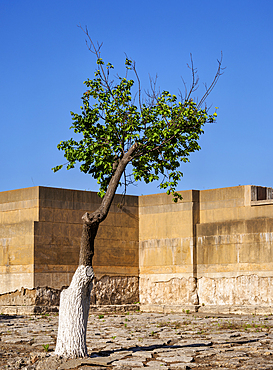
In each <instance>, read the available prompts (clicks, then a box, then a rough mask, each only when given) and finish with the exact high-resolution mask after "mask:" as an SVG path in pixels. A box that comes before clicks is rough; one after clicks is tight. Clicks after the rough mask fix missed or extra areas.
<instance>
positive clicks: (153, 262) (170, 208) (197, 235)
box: [139, 186, 273, 312]
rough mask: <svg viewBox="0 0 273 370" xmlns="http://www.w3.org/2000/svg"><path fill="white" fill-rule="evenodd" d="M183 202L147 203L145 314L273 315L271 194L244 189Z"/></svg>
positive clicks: (192, 194) (194, 194)
mask: <svg viewBox="0 0 273 370" xmlns="http://www.w3.org/2000/svg"><path fill="white" fill-rule="evenodd" d="M263 194H264V196H263ZM181 195H182V196H183V200H182V201H181V202H179V203H178V204H173V203H172V202H171V199H170V198H168V197H167V196H165V195H160V196H158V195H152V196H144V197H140V211H139V214H140V302H141V303H142V304H143V306H142V309H144V310H151V309H153V310H154V309H156V307H157V309H158V310H161V309H162V306H165V305H166V306H181V305H182V306H185V307H186V306H187V307H190V306H196V307H195V309H199V310H202V311H204V312H205V311H206V310H207V311H209V310H210V307H211V308H212V307H214V306H223V307H224V306H225V307H233V306H248V307H249V306H250V307H254V306H257V307H258V306H265V307H270V309H271V306H272V299H273V290H272V289H271V282H272V278H273V248H272V247H273V244H272V243H273V201H272V191H271V190H270V188H264V189H263V188H260V187H259V188H258V189H257V188H256V187H251V186H238V187H233V188H224V189H212V190H203V191H186V192H181ZM259 197H260V199H258V200H257V198H259ZM272 312H273V307H272Z"/></svg>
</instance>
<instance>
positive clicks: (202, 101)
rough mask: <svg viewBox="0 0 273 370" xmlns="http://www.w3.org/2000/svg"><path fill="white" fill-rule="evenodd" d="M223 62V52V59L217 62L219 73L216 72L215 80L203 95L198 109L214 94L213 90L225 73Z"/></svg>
mask: <svg viewBox="0 0 273 370" xmlns="http://www.w3.org/2000/svg"><path fill="white" fill-rule="evenodd" d="M222 60H223V52H222V51H221V59H220V60H217V62H218V69H217V72H216V74H215V76H214V79H213V81H212V83H211V84H210V86H209V87H208V88H206V92H205V94H204V95H203V97H202V98H201V100H200V102H199V104H198V105H197V109H199V108H200V107H201V106H202V104H203V103H204V102H205V100H206V99H207V97H208V96H209V94H210V93H211V92H212V90H213V88H214V87H215V85H216V83H217V81H218V80H219V77H220V76H221V75H222V74H223V73H224V72H223V70H224V69H225V68H223V67H222Z"/></svg>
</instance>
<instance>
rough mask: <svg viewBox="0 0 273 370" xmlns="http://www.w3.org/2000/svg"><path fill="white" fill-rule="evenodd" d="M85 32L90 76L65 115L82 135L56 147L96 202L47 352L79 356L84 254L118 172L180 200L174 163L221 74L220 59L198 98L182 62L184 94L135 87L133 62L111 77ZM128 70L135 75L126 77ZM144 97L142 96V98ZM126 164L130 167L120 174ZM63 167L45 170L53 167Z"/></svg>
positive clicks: (191, 139)
mask: <svg viewBox="0 0 273 370" xmlns="http://www.w3.org/2000/svg"><path fill="white" fill-rule="evenodd" d="M84 32H85V34H86V36H87V45H88V48H89V50H90V51H91V52H92V53H93V54H95V57H96V63H97V69H96V71H95V77H94V79H92V80H90V79H88V80H86V81H85V82H84V83H85V85H86V87H87V90H86V91H85V92H84V93H83V96H82V101H83V105H82V106H81V113H80V114H77V113H73V112H71V115H72V121H73V125H72V127H71V128H72V129H73V130H74V132H75V133H77V134H82V138H81V139H80V140H79V141H76V140H74V139H73V138H71V139H70V140H67V141H62V142H60V144H59V145H58V149H59V150H63V151H64V156H65V158H66V159H67V163H66V166H67V169H71V168H74V166H75V164H76V162H80V163H81V166H80V170H81V171H82V172H84V173H87V174H91V175H92V176H93V177H94V178H95V179H97V182H98V184H99V186H100V189H99V193H98V194H99V196H100V197H101V198H102V202H101V205H100V207H99V208H98V209H97V210H96V211H95V212H93V213H92V214H89V213H85V214H84V215H83V217H82V220H83V229H82V238H81V245H80V257H79V266H78V268H77V270H76V272H75V274H74V276H73V279H72V282H71V284H70V286H69V288H68V289H65V290H64V291H63V292H62V293H61V299H60V310H59V329H58V338H57V345H56V350H55V353H56V354H57V355H61V356H67V357H83V356H86V355H87V349H86V327H87V319H88V312H89V305H90V292H91V289H92V281H93V278H94V273H93V269H92V258H93V255H94V240H95V237H96V234H97V231H98V227H99V225H100V223H101V222H102V221H103V220H105V218H106V217H107V215H108V212H109V209H110V206H111V203H112V201H113V198H114V195H115V193H116V190H117V188H118V186H119V185H121V184H122V178H124V185H125V190H126V187H127V185H128V184H130V183H131V182H132V181H139V180H144V181H145V183H147V184H148V183H150V182H153V181H160V185H159V186H160V188H161V189H166V191H167V194H172V195H173V200H174V202H177V201H178V200H179V199H181V195H180V194H179V193H177V192H176V190H175V189H176V187H177V184H178V181H179V180H180V179H181V177H182V173H181V172H180V171H179V167H180V164H181V162H188V161H189V155H190V153H192V152H195V151H197V150H199V149H200V146H199V144H198V140H199V137H200V135H201V134H202V133H203V126H204V125H205V123H208V122H214V121H215V119H216V116H217V114H216V112H215V113H213V114H208V109H207V107H206V106H205V107H202V106H203V105H204V102H205V100H206V98H207V96H208V95H209V93H210V92H211V90H212V89H213V87H214V86H215V84H216V82H217V80H218V78H219V76H220V75H221V72H222V68H221V61H222V59H221V60H220V61H218V69H217V72H216V75H215V77H214V79H213V81H212V83H211V85H210V86H209V87H208V88H206V91H205V94H204V96H203V97H202V98H201V100H200V101H199V102H197V101H194V100H193V98H192V94H193V92H194V91H196V89H197V87H198V77H197V76H196V70H195V68H194V67H193V62H192V59H191V65H190V66H189V67H190V69H191V73H192V84H191V87H190V89H189V92H187V89H186V85H185V95H184V97H183V96H182V94H181V93H180V94H179V98H178V97H177V96H176V95H173V94H170V93H169V92H168V91H162V92H160V91H157V89H156V79H155V80H153V79H151V78H150V90H149V91H148V92H145V94H143V93H142V89H141V84H140V79H139V76H138V73H137V70H136V64H135V62H134V61H132V60H130V59H129V58H128V57H127V56H126V58H125V68H126V69H125V71H126V72H125V76H124V77H120V76H116V77H115V78H114V79H113V80H111V75H112V70H113V69H114V66H113V65H112V64H111V63H107V64H105V63H104V61H103V59H102V58H101V46H102V44H101V45H99V44H97V45H95V44H94V43H93V41H92V39H91V38H90V36H89V34H88V31H87V30H85V31H84ZM129 73H132V74H133V75H134V76H135V79H136V82H137V83H136V86H135V85H134V80H133V79H129V78H128V74H129ZM143 95H144V96H145V99H144V97H143ZM128 164H130V165H131V166H130V168H131V173H130V174H129V175H127V174H126V168H127V166H128ZM62 167H63V165H60V166H56V167H55V168H54V169H53V170H54V171H55V172H56V171H58V170H60V169H61V168H62Z"/></svg>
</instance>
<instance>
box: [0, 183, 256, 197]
mask: <svg viewBox="0 0 273 370" xmlns="http://www.w3.org/2000/svg"><path fill="white" fill-rule="evenodd" d="M247 186H253V185H238V186H230V187H225V188H212V189H204V190H198V189H188V190H179V191H178V193H180V194H190V193H191V192H195V191H196V192H201V193H205V192H210V191H225V190H228V189H231V190H232V189H236V188H245V187H247ZM255 186H256V185H255ZM39 189H41V190H42V189H44V190H53V191H54V190H56V191H58V190H60V191H68V192H69V191H72V192H81V193H91V194H96V193H97V192H96V191H87V190H78V189H70V188H61V187H60V188H59V187H50V186H31V187H27V188H19V189H12V190H4V191H0V195H4V194H5V193H6V194H7V193H9V194H13V193H16V192H23V191H35V190H36V191H37V190H39ZM116 195H121V194H118V193H117V194H116ZM126 196H128V197H133V198H148V197H155V196H166V197H169V196H168V195H167V194H166V193H164V192H162V193H155V194H148V195H139V196H138V195H130V194H128V195H126Z"/></svg>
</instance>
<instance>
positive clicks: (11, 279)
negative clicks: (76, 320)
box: [0, 186, 273, 313]
mask: <svg viewBox="0 0 273 370" xmlns="http://www.w3.org/2000/svg"><path fill="white" fill-rule="evenodd" d="M181 195H182V197H183V200H182V201H179V202H178V203H173V202H172V197H171V196H167V195H166V194H155V195H148V196H141V197H133V196H126V197H125V198H122V196H120V195H116V196H115V199H114V202H113V204H112V206H111V209H110V213H109V215H108V217H107V218H106V220H105V221H104V222H103V223H102V224H101V225H100V228H99V232H98V235H97V238H96V241H95V256H94V260H93V261H94V270H95V274H96V279H95V284H94V289H93V292H92V296H91V302H92V304H93V305H126V304H131V303H136V302H138V301H140V302H141V307H142V309H143V310H162V307H165V309H167V308H166V307H169V308H168V309H169V310H183V309H184V310H185V309H190V310H197V309H198V310H201V311H204V312H205V311H209V310H215V307H218V308H217V310H222V311H224V310H225V309H228V310H229V312H230V310H231V309H233V308H234V307H237V308H238V307H250V310H252V309H254V310H256V308H257V307H267V308H268V309H269V310H271V307H272V306H273V304H272V299H273V291H272V289H271V286H272V279H273V245H272V243H273V199H272V189H271V188H262V187H255V186H237V187H232V188H223V189H211V190H203V191H198V190H189V191H183V192H181ZM99 204H100V199H99V198H98V197H97V195H96V194H95V193H93V192H85V191H75V190H66V189H54V188H45V187H34V188H29V189H21V190H14V191H10V192H3V193H0V209H1V212H0V221H1V222H0V269H1V270H0V274H1V275H0V278H1V280H0V281H1V284H0V294H1V293H9V292H12V291H15V290H18V292H17V294H18V297H19V295H20V294H21V293H20V294H19V292H21V287H23V288H27V289H29V290H32V289H34V288H36V289H38V288H45V289H56V290H58V291H59V290H61V289H62V287H64V286H68V285H69V283H70V281H71V278H72V275H73V273H74V271H75V269H76V267H77V264H78V256H79V245H80V237H81V228H82V222H81V217H82V215H83V214H84V213H85V212H86V211H88V212H92V211H93V210H95V209H96V208H97V207H98V206H99ZM21 296H22V295H21ZM1 299H2V300H4V299H5V298H4V297H2V298H1ZM18 299H19V298H18ZM22 299H23V298H22ZM219 307H220V308H219ZM255 307H256V308H255ZM272 313H273V308H272Z"/></svg>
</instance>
